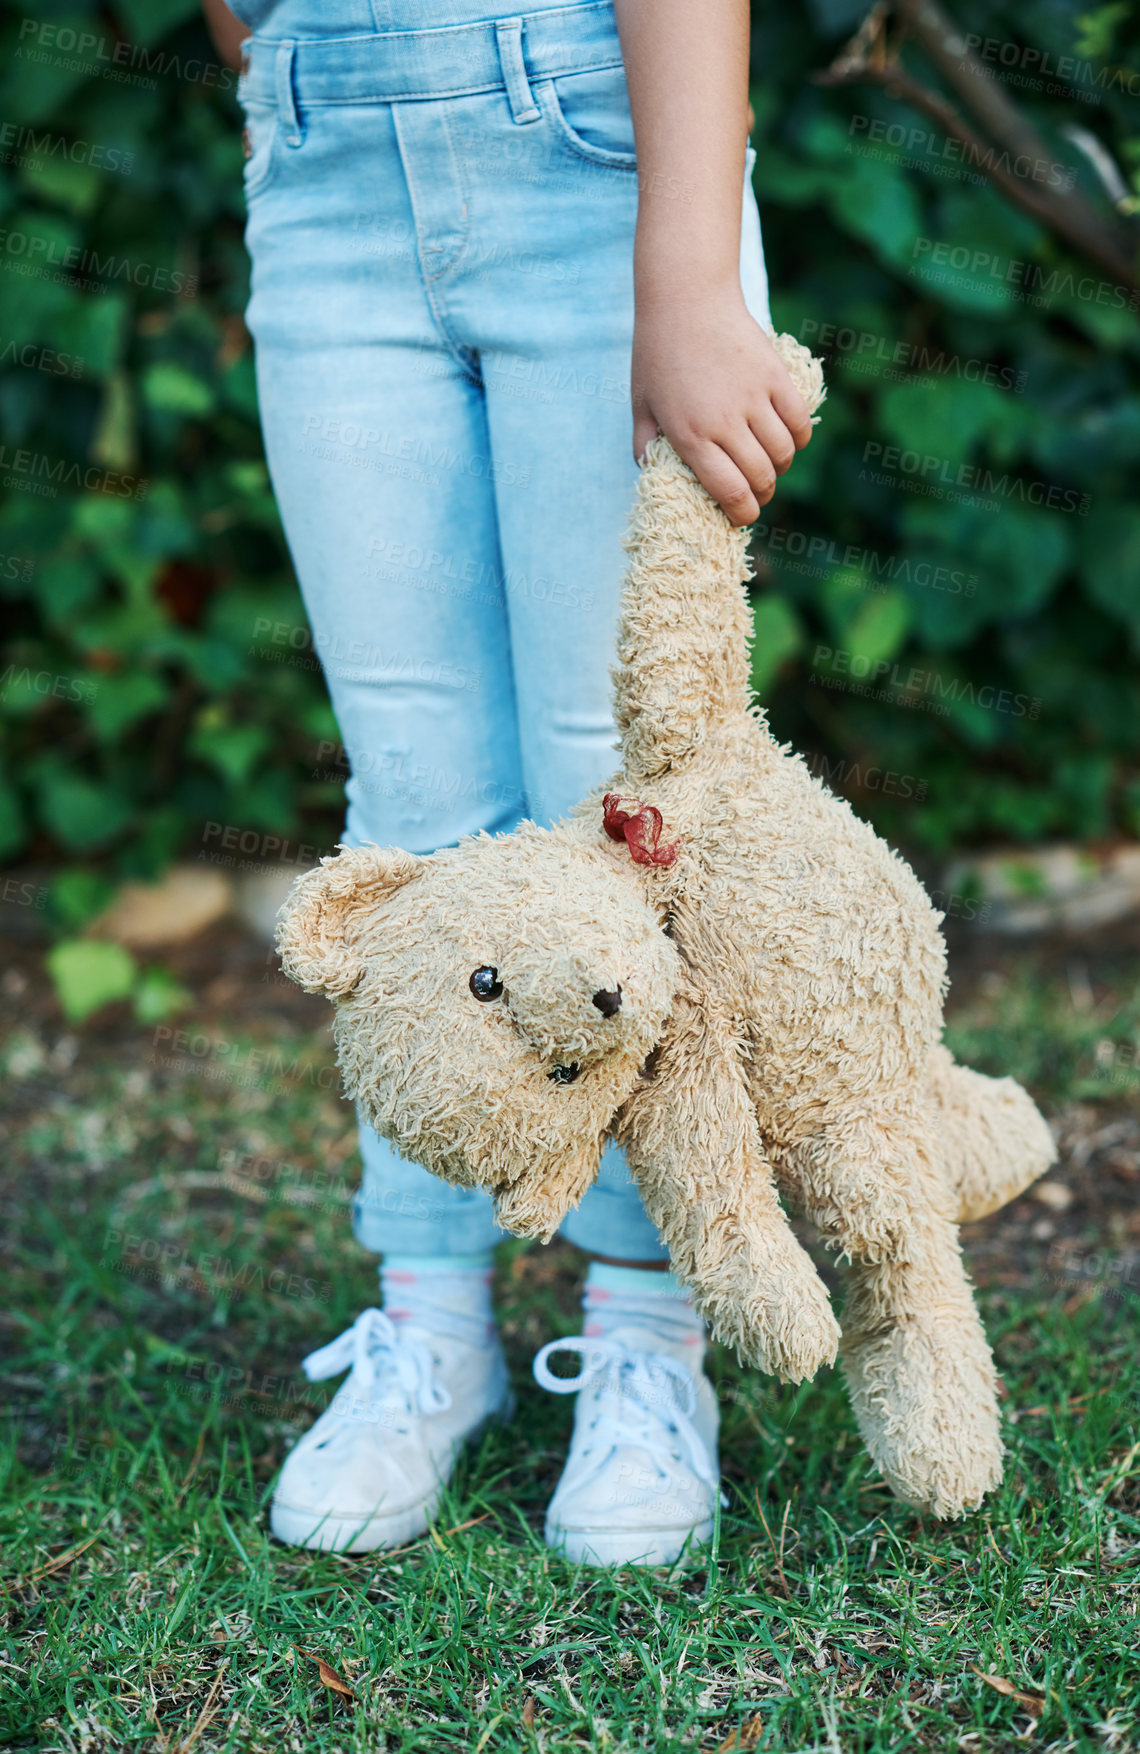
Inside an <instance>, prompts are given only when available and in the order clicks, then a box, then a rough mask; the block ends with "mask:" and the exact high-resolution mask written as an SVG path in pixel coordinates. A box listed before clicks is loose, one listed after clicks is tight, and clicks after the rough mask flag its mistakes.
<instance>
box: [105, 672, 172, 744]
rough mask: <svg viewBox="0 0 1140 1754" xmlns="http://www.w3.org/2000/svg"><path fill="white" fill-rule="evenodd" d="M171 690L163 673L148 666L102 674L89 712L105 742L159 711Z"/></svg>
mask: <svg viewBox="0 0 1140 1754" xmlns="http://www.w3.org/2000/svg"><path fill="white" fill-rule="evenodd" d="M169 692H170V690H169V689H168V688H167V686H166V683H165V682H164V681H163V680H162V678H161V677H160V676H156V675H155V674H154V673H153V672H151V671H148V670H130V671H126V672H124V673H123V674H121V675H117V676H115V675H111V676H101V677H100V678H99V680H98V682H97V683H96V684H95V692H94V695H93V697H92V700H91V704H90V706H89V707H88V712H87V716H88V718H89V719H90V721H91V724H92V727H93V729H94V731H95V735H96V736H97V737H98V738H99V740H100V742H101V743H115V742H117V741H118V739H119V738H120V737H122V735H123V733H124V732H125V731H127V730H129V729H130V727H131V726H132V725H134V724H137V722H138V721H139V719H142V718H145V717H146V716H147V714H148V713H153V712H157V711H158V709H159V707H161V706H162V704H163V702H164V701H165V700H166V698H167V696H168V694H169Z"/></svg>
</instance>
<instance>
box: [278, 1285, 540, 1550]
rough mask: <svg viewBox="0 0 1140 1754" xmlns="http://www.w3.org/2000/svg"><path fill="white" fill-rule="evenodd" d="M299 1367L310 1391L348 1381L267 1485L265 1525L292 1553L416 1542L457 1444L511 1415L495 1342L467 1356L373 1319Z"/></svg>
mask: <svg viewBox="0 0 1140 1754" xmlns="http://www.w3.org/2000/svg"><path fill="white" fill-rule="evenodd" d="M302 1368H303V1369H304V1371H305V1374H306V1376H307V1377H308V1378H309V1380H310V1382H322V1381H323V1380H324V1379H325V1378H326V1377H330V1376H337V1375H339V1373H340V1372H341V1371H342V1370H351V1375H350V1376H349V1378H348V1380H347V1382H345V1383H344V1384H343V1385H342V1387H341V1388H340V1389H339V1391H338V1392H337V1395H336V1397H335V1399H334V1400H333V1402H332V1405H331V1406H330V1407H328V1408H327V1409H326V1411H325V1412H324V1413H322V1414H321V1417H320V1418H319V1419H318V1420H317V1422H316V1424H315V1425H314V1426H313V1427H312V1429H311V1430H309V1431H307V1432H306V1433H305V1435H304V1437H302V1438H301V1440H300V1442H299V1443H298V1444H297V1445H296V1447H295V1448H294V1449H293V1450H292V1451H291V1452H290V1454H289V1455H288V1457H287V1458H286V1461H285V1466H284V1467H283V1468H282V1470H281V1475H280V1478H279V1479H278V1482H277V1490H276V1492H275V1493H274V1497H273V1508H272V1510H271V1512H270V1527H271V1528H272V1530H273V1533H274V1534H275V1535H276V1536H277V1539H278V1540H279V1541H287V1542H288V1543H289V1544H290V1545H291V1546H294V1547H322V1548H329V1549H332V1550H334V1551H336V1552H338V1553H367V1552H370V1551H371V1550H372V1549H373V1548H376V1547H397V1546H399V1545H400V1544H401V1543H402V1542H404V1541H410V1540H412V1539H413V1538H414V1537H415V1536H416V1535H422V1534H423V1532H424V1530H425V1529H426V1528H427V1526H428V1523H429V1521H430V1519H431V1517H432V1516H433V1515H434V1513H435V1510H436V1507H437V1505H438V1503H439V1497H440V1492H441V1489H442V1487H443V1486H444V1485H445V1484H446V1482H447V1480H448V1478H449V1476H450V1474H451V1470H452V1468H453V1466H454V1464H455V1459H456V1456H457V1455H458V1453H459V1450H460V1449H461V1447H462V1445H463V1443H464V1442H465V1441H466V1440H467V1439H468V1438H471V1437H474V1436H475V1435H476V1434H477V1433H478V1432H479V1430H480V1429H481V1427H482V1426H483V1425H485V1424H486V1423H487V1421H488V1420H489V1419H496V1418H501V1419H506V1418H509V1417H510V1415H511V1412H512V1409H513V1402H512V1397H511V1392H510V1388H509V1385H508V1381H507V1367H506V1363H505V1361H504V1359H503V1353H502V1348H501V1347H500V1345H499V1342H498V1340H497V1339H495V1340H494V1341H493V1342H492V1343H491V1344H490V1345H486V1346H471V1345H468V1344H467V1343H466V1342H465V1341H463V1340H458V1339H454V1338H452V1336H451V1335H448V1334H433V1333H430V1332H428V1330H427V1329H425V1328H420V1327H413V1326H412V1325H411V1324H410V1323H403V1322H401V1323H400V1324H398V1325H397V1323H395V1322H393V1321H392V1320H391V1319H390V1317H388V1316H386V1315H385V1314H384V1312H383V1310H379V1309H366V1310H363V1311H362V1312H361V1314H360V1315H358V1316H357V1318H356V1320H355V1322H354V1323H353V1325H352V1327H351V1328H347V1329H346V1330H345V1332H344V1333H343V1334H341V1335H339V1336H338V1337H337V1339H335V1340H333V1341H331V1342H330V1343H329V1345H327V1346H322V1347H321V1348H320V1349H319V1351H316V1352H311V1353H310V1354H309V1356H308V1357H307V1358H306V1359H305V1361H304V1364H303V1367H302Z"/></svg>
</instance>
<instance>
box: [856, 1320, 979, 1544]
mask: <svg viewBox="0 0 1140 1754" xmlns="http://www.w3.org/2000/svg"><path fill="white" fill-rule="evenodd" d="M843 1362H844V1371H845V1374H846V1377H847V1383H848V1388H849V1389H850V1392H851V1400H852V1405H853V1406H854V1409H855V1416H856V1419H857V1421H858V1424H859V1429H860V1431H861V1432H862V1434H863V1439H864V1442H865V1443H866V1445H867V1448H868V1450H869V1451H870V1454H871V1457H872V1460H873V1461H874V1462H875V1464H876V1465H877V1467H878V1468H879V1470H880V1472H881V1473H882V1475H883V1478H884V1479H885V1480H886V1482H887V1484H888V1486H890V1488H891V1491H892V1492H893V1493H894V1494H895V1496H896V1497H897V1498H901V1499H902V1500H903V1502H904V1503H905V1504H910V1505H913V1506H914V1507H915V1509H916V1510H922V1511H926V1512H928V1513H929V1514H931V1515H932V1516H936V1517H958V1516H962V1515H963V1514H964V1513H965V1512H967V1511H971V1510H976V1509H977V1507H978V1506H979V1504H980V1503H981V1502H982V1499H983V1498H984V1497H985V1496H986V1494H987V1492H992V1491H993V1489H994V1487H995V1486H997V1485H999V1483H1000V1481H1001V1476H1002V1453H1003V1452H1002V1442H1001V1435H1000V1431H999V1418H998V1407H997V1397H996V1393H995V1380H994V1370H993V1364H992V1361H991V1359H990V1355H989V1349H988V1347H987V1346H986V1344H985V1340H984V1338H983V1337H982V1334H981V1330H980V1327H977V1326H976V1324H975V1323H974V1322H973V1321H972V1320H970V1319H969V1318H968V1317H965V1316H961V1317H958V1319H955V1317H954V1316H952V1315H950V1314H949V1313H947V1314H946V1315H945V1316H943V1317H942V1319H939V1318H938V1317H936V1316H934V1315H931V1316H930V1317H928V1318H927V1319H925V1320H923V1319H912V1320H909V1321H902V1322H899V1323H897V1324H896V1325H895V1326H893V1327H891V1328H890V1329H888V1330H887V1331H886V1332H885V1333H881V1334H878V1335H875V1336H873V1337H871V1338H868V1339H865V1340H859V1341H856V1342H855V1343H853V1344H852V1343H850V1342H849V1343H848V1344H847V1345H845V1347H844V1360H843Z"/></svg>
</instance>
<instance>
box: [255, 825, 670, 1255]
mask: <svg viewBox="0 0 1140 1754" xmlns="http://www.w3.org/2000/svg"><path fill="white" fill-rule="evenodd" d="M277 944H278V949H279V950H280V952H281V956H282V960H283V963H284V967H285V971H286V973H287V974H289V975H290V976H291V977H292V978H293V979H294V980H295V981H297V982H299V984H300V985H301V986H303V987H304V988H305V989H306V990H307V991H308V992H319V993H324V994H326V995H327V997H328V998H330V999H332V1000H333V1002H334V1004H335V1005H336V1010H337V1015H336V1023H335V1035H336V1042H337V1049H338V1056H339V1060H340V1065H341V1070H342V1072H343V1074H344V1080H345V1088H346V1090H347V1092H348V1094H349V1095H350V1096H351V1097H354V1098H355V1099H356V1101H357V1102H358V1104H359V1106H360V1108H361V1110H362V1112H363V1114H364V1115H365V1117H366V1119H368V1120H369V1121H370V1122H371V1123H372V1125H373V1126H374V1127H375V1128H376V1129H377V1131H378V1132H380V1133H383V1134H384V1135H385V1136H386V1137H387V1138H388V1139H390V1140H391V1141H392V1143H393V1144H394V1145H395V1146H396V1148H397V1149H398V1150H399V1151H400V1152H401V1153H402V1154H403V1155H404V1156H407V1157H410V1158H413V1159H414V1160H415V1161H416V1162H418V1163H422V1164H423V1165H424V1166H425V1168H427V1169H430V1170H433V1171H434V1172H435V1173H436V1174H437V1175H441V1176H443V1177H444V1178H445V1179H446V1180H448V1181H451V1182H457V1183H460V1184H462V1185H465V1186H470V1187H479V1188H483V1189H485V1190H486V1191H487V1192H488V1193H490V1194H492V1195H493V1196H494V1198H495V1202H496V1207H497V1211H498V1217H499V1222H500V1223H501V1224H503V1225H505V1226H506V1227H507V1228H508V1229H510V1230H513V1231H515V1232H516V1233H518V1234H520V1235H527V1236H540V1237H544V1238H545V1237H548V1236H550V1235H551V1234H552V1233H553V1232H554V1230H556V1229H557V1227H558V1225H559V1223H560V1222H561V1220H562V1218H563V1217H564V1216H565V1214H566V1212H567V1210H568V1209H569V1207H570V1206H572V1205H573V1204H575V1203H576V1202H577V1200H579V1199H580V1198H581V1196H582V1194H583V1193H584V1192H585V1190H586V1189H587V1188H588V1187H589V1185H590V1183H591V1181H592V1180H593V1178H594V1176H595V1174H596V1172H597V1168H598V1162H599V1159H600V1156H601V1149H602V1144H603V1140H604V1135H605V1131H606V1128H607V1126H608V1124H609V1123H610V1121H611V1120H612V1118H613V1116H614V1115H615V1113H616V1111H617V1110H618V1109H619V1108H620V1107H621V1105H622V1103H623V1102H624V1101H625V1099H626V1098H627V1097H628V1096H629V1094H630V1092H631V1091H632V1090H633V1088H634V1086H635V1084H636V1083H637V1081H638V1079H639V1078H640V1077H641V1075H642V1071H643V1068H644V1065H645V1061H646V1058H647V1056H648V1055H649V1054H650V1053H651V1052H652V1050H653V1048H654V1046H655V1044H656V1042H657V1041H658V1038H659V1036H660V1033H661V1028H662V1025H663V1023H664V1020H665V1018H666V1016H667V1015H668V1012H669V1009H670V1006H671V1003H672V1000H673V995H674V993H675V991H676V988H677V985H678V982H679V979H680V973H681V962H680V958H679V956H678V953H677V951H676V949H675V947H674V945H673V943H672V941H671V940H670V939H669V938H668V937H667V936H666V934H665V933H664V932H663V931H662V929H661V926H660V924H659V922H658V919H657V917H656V915H655V913H654V912H653V910H652V909H651V908H650V906H649V904H648V902H647V900H646V896H645V891H644V889H643V888H642V887H641V886H640V885H639V884H638V882H637V880H636V879H635V878H632V877H631V876H629V875H627V874H626V873H624V872H623V871H622V870H621V868H620V867H619V866H618V865H617V864H616V863H615V861H614V860H613V859H612V858H609V857H607V856H606V853H605V851H604V849H594V848H591V847H590V846H588V845H583V844H582V843H581V842H577V841H575V840H573V839H572V838H571V837H569V836H563V835H562V834H560V833H559V832H558V831H554V832H551V831H547V830H544V829H539V828H536V827H534V826H533V825H529V824H528V825H524V827H523V828H522V829H520V830H518V831H516V832H515V833H514V834H513V835H510V836H501V837H498V838H493V837H491V836H488V835H481V836H478V837H475V838H473V839H470V840H465V841H462V842H461V843H460V844H459V845H458V846H457V847H450V848H446V849H444V850H443V851H442V852H438V853H433V854H431V855H430V856H429V857H416V856H414V855H412V854H410V853H405V852H402V851H400V850H399V849H397V848H388V849H381V848H377V847H358V848H352V849H346V850H344V851H342V852H340V853H339V854H337V855H336V856H334V857H331V858H327V859H325V860H323V861H322V863H321V864H320V865H319V866H317V868H316V869H315V870H313V871H309V872H307V873H306V874H305V876H303V877H302V878H300V879H299V880H298V882H297V884H296V885H295V886H294V889H293V892H292V894H291V896H290V897H289V899H288V901H287V902H286V903H285V906H284V908H283V909H282V911H281V916H280V923H279V928H278V938H277Z"/></svg>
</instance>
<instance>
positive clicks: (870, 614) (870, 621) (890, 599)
mask: <svg viewBox="0 0 1140 1754" xmlns="http://www.w3.org/2000/svg"><path fill="white" fill-rule="evenodd" d="M910 619H911V611H910V604H909V603H908V602H907V599H906V597H905V596H904V595H903V593H902V592H901V591H893V590H892V591H884V592H882V594H881V595H878V596H873V597H869V598H868V599H867V601H866V602H865V603H864V604H863V606H862V607H861V608H860V610H859V612H858V614H857V615H856V616H855V618H854V620H853V621H851V623H850V624H849V625H848V627H847V629H846V636H845V637H846V644H847V645H848V647H849V648H850V650H851V651H852V652H853V653H857V654H858V655H859V656H860V657H863V658H868V659H869V660H870V661H871V663H872V664H876V663H878V662H879V660H880V659H882V658H893V657H894V655H895V653H896V652H897V651H898V650H899V648H900V646H901V645H902V643H903V640H904V639H905V638H906V632H907V628H908V627H909V626H910Z"/></svg>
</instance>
